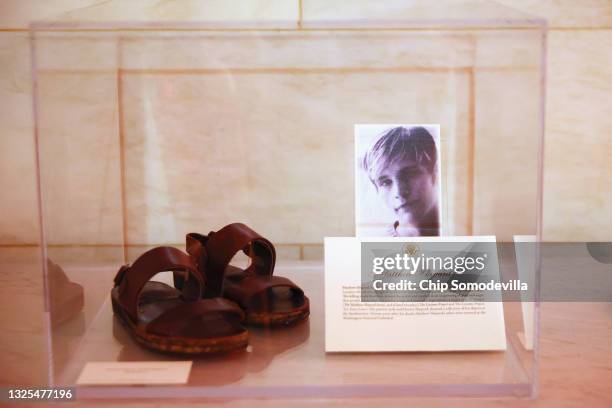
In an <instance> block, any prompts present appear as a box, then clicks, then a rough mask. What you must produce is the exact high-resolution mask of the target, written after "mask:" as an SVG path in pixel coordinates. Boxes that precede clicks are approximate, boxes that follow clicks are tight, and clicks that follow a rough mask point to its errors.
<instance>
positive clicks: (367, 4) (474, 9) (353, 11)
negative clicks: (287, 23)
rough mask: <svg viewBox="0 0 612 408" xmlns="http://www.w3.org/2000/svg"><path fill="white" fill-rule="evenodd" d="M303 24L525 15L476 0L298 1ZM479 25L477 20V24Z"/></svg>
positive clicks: (472, 19) (419, 23) (431, 22)
mask: <svg viewBox="0 0 612 408" xmlns="http://www.w3.org/2000/svg"><path fill="white" fill-rule="evenodd" d="M302 4H303V15H304V26H306V27H309V26H319V25H329V24H330V23H329V22H330V21H332V22H333V23H332V24H334V23H335V24H340V25H351V24H355V25H357V26H364V25H365V26H380V25H382V24H393V23H394V22H397V25H401V26H405V25H408V26H423V25H425V26H428V27H429V26H439V25H441V23H442V21H443V20H447V22H450V24H457V23H459V24H461V22H475V21H478V20H479V19H481V20H483V19H486V20H489V21H493V20H497V21H498V22H501V23H506V22H507V20H508V19H517V18H526V15H525V14H524V13H522V12H520V11H518V10H516V9H512V8H508V7H504V6H502V5H500V4H498V3H496V2H483V1H478V0H462V1H436V2H431V1H422V0H412V1H402V0H390V1H385V2H384V7H381V4H380V2H372V1H368V0H337V1H326V0H302ZM477 24H480V23H477Z"/></svg>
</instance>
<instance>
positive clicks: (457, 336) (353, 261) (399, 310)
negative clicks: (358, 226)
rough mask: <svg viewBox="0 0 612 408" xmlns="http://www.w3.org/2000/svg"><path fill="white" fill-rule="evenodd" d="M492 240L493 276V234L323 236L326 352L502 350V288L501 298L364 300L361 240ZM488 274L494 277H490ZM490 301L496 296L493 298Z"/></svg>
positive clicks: (494, 266) (493, 262)
mask: <svg viewBox="0 0 612 408" xmlns="http://www.w3.org/2000/svg"><path fill="white" fill-rule="evenodd" d="M368 242H376V243H381V242H393V243H397V242H400V243H410V244H411V245H414V246H416V247H418V244H419V243H423V242H449V243H450V242H453V243H456V242H460V243H466V245H469V243H470V242H488V243H493V245H491V246H490V247H491V248H493V250H492V251H491V253H490V254H488V260H487V264H488V265H489V266H490V267H489V270H488V271H487V273H489V274H493V275H495V274H496V275H497V276H496V278H497V281H499V261H498V258H497V250H496V246H495V237H494V236H476V237H405V238H404V237H401V238H356V237H334V238H325V350H326V351H327V352H392V351H451V350H505V349H506V333H505V325H504V313H503V303H502V302H501V291H500V292H499V301H483V302H475V301H468V302H448V301H444V302H437V301H434V302H430V301H425V302H421V301H407V302H395V301H394V302H362V297H361V290H362V285H363V283H362V274H361V260H362V256H361V255H362V254H361V250H362V243H368ZM491 276H492V275H491ZM494 299H497V297H495V298H494Z"/></svg>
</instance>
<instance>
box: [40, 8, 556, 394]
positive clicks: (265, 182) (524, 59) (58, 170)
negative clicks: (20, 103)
mask: <svg viewBox="0 0 612 408" xmlns="http://www.w3.org/2000/svg"><path fill="white" fill-rule="evenodd" d="M321 4H322V3H321V2H309V1H307V0H304V1H302V2H301V3H300V16H299V19H298V20H297V21H256V22H249V21H240V22H230V21H228V22H225V23H224V22H219V21H215V22H202V23H195V22H194V23H171V22H160V23H135V22H134V23H123V22H108V23H83V22H70V23H61V22H49V23H38V24H33V25H32V28H31V32H30V35H31V49H32V57H33V62H32V77H33V81H34V85H35V86H34V94H33V100H34V110H35V118H36V147H37V164H38V174H39V192H40V203H41V220H42V221H41V222H42V248H43V257H44V259H46V260H48V262H45V263H44V271H43V272H44V274H43V276H44V280H45V296H46V310H47V317H48V319H47V322H48V327H47V329H48V336H49V343H48V344H49V361H50V362H51V364H50V365H49V367H50V368H49V371H50V372H49V375H48V378H49V382H50V385H54V386H74V385H75V382H76V380H77V377H78V375H79V373H80V371H81V370H82V368H83V366H84V365H85V363H87V362H89V361H158V360H183V359H185V358H184V357H180V356H168V355H160V354H155V353H152V352H149V351H147V350H145V349H143V348H141V347H139V346H138V345H137V344H135V342H134V341H133V340H132V339H131V338H130V336H129V334H128V332H127V331H125V329H124V328H123V327H122V326H121V325H120V324H119V322H118V321H116V319H114V318H113V314H112V309H111V304H110V299H109V294H110V289H111V287H112V282H113V277H114V275H115V273H116V272H117V270H118V268H119V266H120V265H122V264H123V263H125V262H130V261H133V260H134V259H135V258H136V257H137V256H138V254H140V253H141V252H143V251H144V250H145V249H147V248H149V247H152V246H157V245H174V246H177V247H179V248H181V247H182V245H183V242H184V234H185V233H188V232H193V231H198V232H202V233H207V232H208V231H211V230H217V229H218V228H220V227H221V226H223V225H225V224H227V223H230V222H236V221H242V222H245V223H247V224H248V225H250V226H252V227H253V228H254V229H255V230H256V231H258V232H260V233H261V234H262V235H264V236H266V237H268V238H269V239H270V240H271V241H272V242H274V243H275V245H276V246H277V250H278V257H279V261H278V264H277V268H276V272H275V273H276V274H279V275H283V276H287V277H290V278H291V279H293V280H294V281H295V282H297V283H298V284H299V285H300V286H302V287H303V288H304V290H305V291H306V293H307V294H308V295H309V297H310V299H311V309H312V310H311V316H310V319H309V321H308V322H306V323H304V324H302V325H298V326H295V327H292V328H289V329H286V330H263V329H262V330H253V331H252V335H251V346H250V347H249V349H248V350H247V351H245V352H243V353H234V354H231V355H226V356H219V357H211V358H196V359H194V366H193V370H192V372H191V375H190V378H189V383H188V386H180V387H177V386H147V387H130V386H101V387H94V386H78V387H77V394H78V397H79V398H129V397H134V398H160V397H177V398H185V397H270V398H274V397H339V396H343V397H363V396H376V395H380V396H387V397H388V396H410V395H419V396H423V395H432V396H451V395H465V396H522V397H528V396H533V395H535V393H536V391H537V372H538V358H537V355H538V342H537V336H538V319H537V311H538V303H537V296H536V299H532V300H533V301H535V307H531V308H525V307H524V306H525V305H522V304H521V302H517V301H516V299H514V300H509V301H508V302H505V305H504V310H505V321H506V333H507V344H508V346H507V350H506V351H500V352H443V353H348V354H335V353H332V354H326V353H325V351H324V304H323V273H324V271H323V261H322V252H323V248H322V243H323V237H325V236H352V235H354V233H355V232H354V231H355V221H354V218H355V217H354V174H353V169H354V162H353V160H354V158H353V151H354V146H353V125H354V124H356V123H435V124H439V125H440V129H441V142H440V145H441V149H442V156H443V157H444V158H445V160H444V161H443V163H442V169H441V171H442V180H443V187H442V194H443V197H444V201H443V202H444V207H443V209H442V222H443V224H444V225H445V233H446V234H447V235H496V236H497V239H498V241H499V242H500V245H499V251H500V259H501V268H500V269H501V271H502V274H503V275H504V276H513V275H516V273H517V271H516V270H517V267H516V264H517V263H516V261H515V256H514V249H513V247H512V240H513V236H515V235H535V236H536V239H539V237H540V225H541V220H542V214H541V202H542V198H541V193H542V157H543V156H542V149H543V118H544V115H543V100H544V83H545V81H544V72H545V70H544V68H545V66H544V62H545V59H544V58H545V41H546V25H545V23H544V22H543V21H542V20H539V19H537V18H533V17H529V16H524V15H521V14H518V13H516V12H514V11H512V10H508V9H505V8H502V7H500V6H497V5H495V4H492V3H483V2H446V3H444V2H421V3H419V2H416V3H412V5H411V6H406V8H405V9H401V10H399V9H398V10H391V11H390V10H387V11H385V12H384V13H382V12H377V11H376V10H375V9H374V8H372V9H371V10H369V9H367V8H364V7H361V8H359V9H358V10H357V9H355V8H352V7H351V5H350V3H346V5H345V6H346V12H345V13H344V17H343V18H338V17H337V14H335V15H333V16H332V15H328V14H327V13H326V11H325V7H323V6H321ZM341 4H344V3H341ZM237 262H242V260H241V259H237ZM537 265H538V258H537V254H536V259H534V260H533V262H532V266H533V268H534V271H535V272H536V278H537V276H538V275H537V272H538V269H537ZM162 279H164V277H162ZM525 310H527V314H530V317H529V318H525V314H524V311H525ZM526 324H529V325H533V326H532V327H525V325H526ZM525 333H528V337H529V338H530V339H531V340H532V341H531V342H530V341H528V340H530V339H525ZM475 335H477V334H475ZM531 345H533V347H531Z"/></svg>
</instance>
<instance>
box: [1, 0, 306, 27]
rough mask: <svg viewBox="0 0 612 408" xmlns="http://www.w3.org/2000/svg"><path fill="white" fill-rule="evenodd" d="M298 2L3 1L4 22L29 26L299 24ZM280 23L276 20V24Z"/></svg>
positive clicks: (251, 0)
mask: <svg viewBox="0 0 612 408" xmlns="http://www.w3.org/2000/svg"><path fill="white" fill-rule="evenodd" d="M297 16H298V2H297V1H286V0H243V1H240V2H228V1H226V0H180V1H157V0H130V1H127V2H126V1H122V0H111V1H102V2H100V1H97V0H53V1H37V0H7V1H3V2H2V3H1V4H0V26H2V27H8V28H26V27H28V25H29V24H30V22H31V21H63V22H74V23H77V22H109V21H111V22H112V21H124V22H125V21H130V22H155V21H172V22H189V21H193V22H200V23H202V22H203V23H207V22H217V21H225V22H230V23H231V22H234V23H236V22H247V23H249V24H251V25H253V21H255V22H260V21H264V22H266V24H267V25H270V24H273V25H274V26H276V25H279V23H280V22H283V24H282V26H284V25H286V23H287V22H290V23H291V24H292V25H295V22H296V20H297ZM274 23H276V24H274Z"/></svg>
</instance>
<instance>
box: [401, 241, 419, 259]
mask: <svg viewBox="0 0 612 408" xmlns="http://www.w3.org/2000/svg"><path fill="white" fill-rule="evenodd" d="M418 251H419V246H418V245H416V244H408V245H406V247H405V248H404V253H406V254H408V255H410V256H414V255H416V253H417V252H418Z"/></svg>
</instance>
